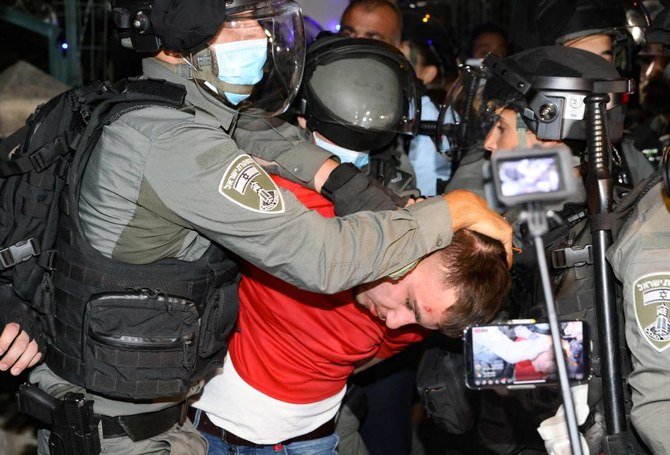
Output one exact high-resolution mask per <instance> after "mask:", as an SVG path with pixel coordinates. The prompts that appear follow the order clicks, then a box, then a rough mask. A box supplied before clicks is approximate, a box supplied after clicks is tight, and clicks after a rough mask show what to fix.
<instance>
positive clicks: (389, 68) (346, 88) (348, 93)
mask: <svg viewBox="0 0 670 455" xmlns="http://www.w3.org/2000/svg"><path fill="white" fill-rule="evenodd" d="M419 84H420V82H419V81H418V79H417V78H416V76H415V74H414V70H413V69H412V66H411V64H410V63H409V61H407V59H405V57H404V56H403V54H402V53H401V52H400V51H399V50H398V49H396V48H395V47H393V46H391V45H389V44H386V43H384V42H382V41H379V40H372V39H367V38H346V37H341V36H328V35H325V36H322V37H320V38H319V39H317V40H316V42H315V43H314V44H312V45H311V46H310V48H309V49H308V51H307V59H306V62H305V73H304V75H303V82H302V86H301V89H300V94H299V95H298V100H297V102H296V105H297V110H298V115H299V117H298V121H299V122H300V124H301V125H302V126H303V127H305V128H307V130H308V131H310V132H311V135H312V140H313V142H314V143H315V144H316V145H318V146H320V147H322V148H324V149H326V150H328V151H330V152H331V153H333V154H335V155H336V156H338V157H339V159H340V161H341V162H342V163H352V164H353V165H354V166H356V167H357V168H359V169H361V170H363V171H364V173H365V174H367V175H369V176H370V177H371V178H373V179H375V180H377V181H378V182H379V183H381V184H382V185H384V186H386V187H388V188H391V189H392V190H393V191H394V192H395V193H397V194H399V195H401V196H405V195H407V196H410V195H416V194H418V193H417V190H416V188H415V179H414V175H413V172H412V169H411V165H410V164H409V162H408V161H407V159H406V158H405V159H404V161H403V160H401V158H400V157H398V156H397V154H396V153H395V150H394V149H393V148H392V147H393V146H394V145H395V140H396V138H397V137H398V135H399V134H400V135H403V134H404V135H412V134H414V133H416V131H417V129H418V127H419V118H420V114H422V112H421V109H420V106H421V104H420V103H421V99H420V95H419V90H420V85H419Z"/></svg>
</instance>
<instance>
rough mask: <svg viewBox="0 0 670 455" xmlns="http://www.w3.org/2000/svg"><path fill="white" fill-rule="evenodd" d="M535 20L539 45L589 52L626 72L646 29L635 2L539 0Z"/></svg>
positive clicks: (645, 18)
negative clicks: (558, 46) (567, 47)
mask: <svg viewBox="0 0 670 455" xmlns="http://www.w3.org/2000/svg"><path fill="white" fill-rule="evenodd" d="M536 19H537V30H538V32H539V35H540V43H541V44H542V45H554V44H556V45H561V46H570V47H577V48H580V49H584V50H589V51H591V52H594V53H596V54H598V55H600V56H601V57H603V58H606V59H607V60H609V61H612V62H614V63H615V65H616V66H617V68H620V69H622V70H626V71H629V70H630V69H631V56H632V55H633V53H634V50H635V48H636V47H637V46H640V45H641V44H642V42H643V40H644V31H645V29H646V27H647V26H648V25H649V15H648V13H647V11H646V9H645V7H644V5H643V4H642V2H639V1H635V0H567V1H566V0H540V2H539V3H538V5H537V16H536Z"/></svg>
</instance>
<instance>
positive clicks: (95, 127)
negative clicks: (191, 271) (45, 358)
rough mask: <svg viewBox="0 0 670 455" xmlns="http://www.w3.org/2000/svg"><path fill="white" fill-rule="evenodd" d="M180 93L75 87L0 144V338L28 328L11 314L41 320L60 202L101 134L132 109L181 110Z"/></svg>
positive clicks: (153, 87) (158, 88)
mask: <svg viewBox="0 0 670 455" xmlns="http://www.w3.org/2000/svg"><path fill="white" fill-rule="evenodd" d="M185 93H186V90H185V88H184V87H183V86H182V85H177V84H172V83H169V82H166V81H162V80H153V79H143V78H136V79H127V80H123V81H121V82H119V83H117V84H115V85H113V86H112V85H110V84H109V83H107V82H96V83H93V84H91V85H87V86H84V87H75V88H72V89H70V90H68V91H66V92H63V93H61V94H60V95H58V96H56V97H55V98H52V99H51V100H50V101H48V102H47V103H45V104H43V105H41V106H39V107H38V108H37V110H36V111H35V112H34V113H33V114H32V115H31V116H30V117H29V118H28V120H27V121H26V125H25V126H24V127H22V128H21V129H19V130H18V131H17V132H16V133H14V134H12V135H11V136H9V137H8V138H6V139H4V140H3V141H2V142H0V298H2V303H3V304H2V305H0V332H1V331H2V329H3V328H4V324H6V323H8V322H13V321H15V322H19V323H20V324H21V323H23V324H25V325H26V327H24V329H25V328H27V327H28V326H30V323H29V321H27V320H26V319H25V318H23V317H22V315H21V314H19V313H23V312H25V311H26V310H27V309H28V308H27V307H28V306H30V307H32V308H33V309H34V310H36V311H37V313H38V314H39V315H40V316H45V315H48V314H49V309H48V308H44V305H43V303H42V302H43V301H44V300H48V299H43V298H42V297H43V296H42V292H37V291H44V290H43V289H41V286H40V284H41V283H42V280H43V277H44V276H45V272H47V271H49V270H50V268H51V263H52V261H53V257H54V253H55V251H54V250H53V248H54V244H55V241H56V234H57V231H58V218H59V207H58V205H59V199H60V195H61V193H62V192H63V189H64V188H65V186H66V184H67V185H71V186H74V183H75V181H76V180H78V178H79V176H80V175H81V171H82V170H83V167H84V166H85V165H86V162H87V160H88V156H89V155H90V152H91V150H92V149H93V147H94V146H95V144H96V143H97V141H98V139H99V137H100V134H101V133H102V129H103V127H104V126H105V125H109V124H110V123H112V122H113V121H114V120H116V119H118V118H119V117H120V116H121V115H123V114H125V113H126V112H129V111H132V110H135V109H141V108H144V107H149V106H165V107H172V108H181V107H182V106H183V104H184V97H185ZM73 170H76V171H77V172H72V171H73ZM46 291H47V292H48V290H46ZM11 303H14V305H13V306H12V304H11ZM17 304H18V306H17ZM3 316H4V317H3ZM3 323H4V324H3ZM26 331H28V330H26ZM28 333H29V334H30V335H31V336H32V337H33V338H35V337H36V336H37V335H36V334H32V333H30V331H28Z"/></svg>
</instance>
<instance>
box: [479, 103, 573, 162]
mask: <svg viewBox="0 0 670 455" xmlns="http://www.w3.org/2000/svg"><path fill="white" fill-rule="evenodd" d="M516 119H517V114H516V111H515V110H514V109H503V110H502V111H501V112H500V118H499V119H498V121H497V122H496V123H495V124H494V125H493V128H491V131H489V134H488V135H487V136H486V139H485V140H484V148H485V149H486V150H488V151H489V152H491V153H496V152H498V151H500V150H514V149H515V148H517V147H518V146H519V136H518V133H517V129H516ZM525 134H526V147H528V148H531V147H534V146H536V145H537V146H539V147H543V148H552V147H555V146H557V145H559V144H561V142H558V141H543V140H540V139H538V138H537V136H536V135H535V133H533V132H532V131H531V130H528V129H527V130H526V133H525Z"/></svg>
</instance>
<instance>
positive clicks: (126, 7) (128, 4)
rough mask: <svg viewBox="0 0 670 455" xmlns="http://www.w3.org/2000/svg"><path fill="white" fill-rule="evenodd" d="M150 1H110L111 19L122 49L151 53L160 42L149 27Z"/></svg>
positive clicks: (157, 47)
mask: <svg viewBox="0 0 670 455" xmlns="http://www.w3.org/2000/svg"><path fill="white" fill-rule="evenodd" d="M152 4H153V1H152V0H112V17H113V19H114V25H115V26H116V32H115V33H116V34H117V36H118V37H119V39H120V40H121V44H122V45H123V47H127V48H130V49H135V50H136V51H137V52H143V53H144V52H146V53H153V52H157V51H158V50H159V49H160V47H161V40H160V38H159V37H158V36H156V34H155V33H154V30H153V27H152V25H151V7H152Z"/></svg>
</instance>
